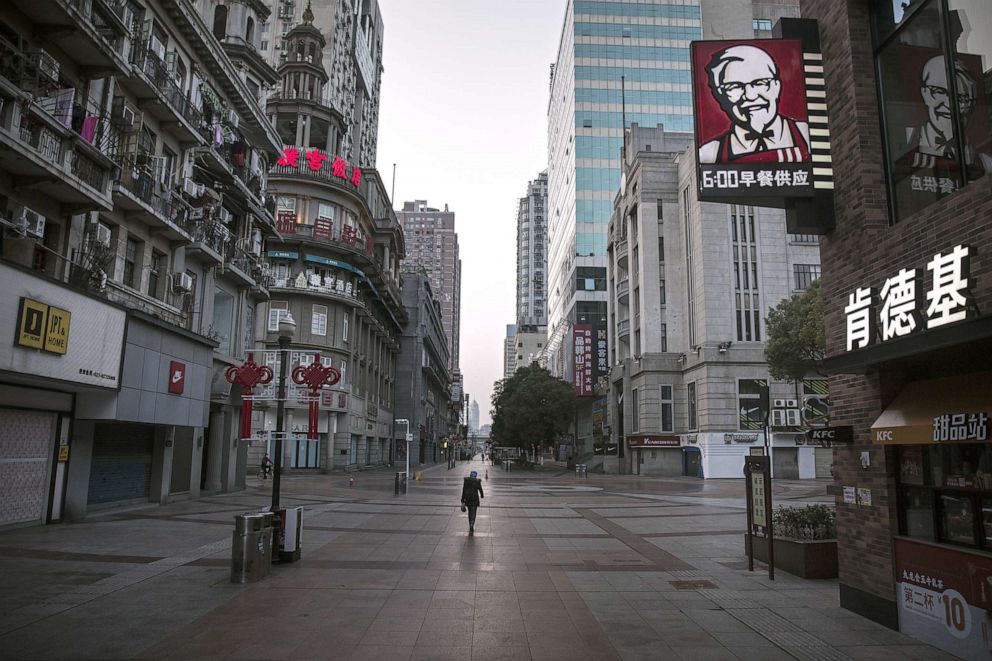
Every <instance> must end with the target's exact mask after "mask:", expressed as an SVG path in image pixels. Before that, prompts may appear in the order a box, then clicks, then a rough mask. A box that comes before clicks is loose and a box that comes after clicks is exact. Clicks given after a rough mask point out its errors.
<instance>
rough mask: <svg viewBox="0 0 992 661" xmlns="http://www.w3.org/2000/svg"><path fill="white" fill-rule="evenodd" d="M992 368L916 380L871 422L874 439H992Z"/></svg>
mask: <svg viewBox="0 0 992 661" xmlns="http://www.w3.org/2000/svg"><path fill="white" fill-rule="evenodd" d="M990 411H992V372H975V373H972V374H963V375H960V376H952V377H945V378H940V379H929V380H926V381H914V382H912V383H910V384H908V385H907V386H906V387H904V388H903V389H902V392H900V393H899V395H898V396H897V397H896V398H895V399H894V400H893V401H892V403H891V404H889V406H888V407H887V408H886V409H885V411H884V412H882V415H880V416H878V420H876V421H875V423H874V424H873V425H872V426H871V438H872V441H873V442H874V443H882V444H907V443H909V444H913V443H945V442H952V443H954V442H962V441H987V440H989V438H990V437H989V421H988V416H989V412H990Z"/></svg>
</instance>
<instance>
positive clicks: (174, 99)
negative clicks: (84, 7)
mask: <svg viewBox="0 0 992 661" xmlns="http://www.w3.org/2000/svg"><path fill="white" fill-rule="evenodd" d="M149 43H150V42H149V36H148V35H147V34H145V35H143V36H142V37H140V38H139V39H138V40H137V41H136V43H135V44H134V46H133V48H132V49H131V64H132V65H133V71H134V73H133V75H130V76H126V77H122V78H121V79H120V84H121V85H123V86H124V87H126V88H127V89H128V90H129V91H130V92H131V93H132V94H134V95H135V96H136V97H137V98H138V99H139V100H141V101H142V102H143V103H142V104H141V106H142V108H143V109H145V110H146V111H147V112H148V113H150V114H151V115H153V116H154V117H156V118H158V119H160V120H163V121H164V124H163V128H164V129H165V130H167V131H170V132H173V133H174V134H175V135H176V137H178V138H179V139H180V140H182V141H183V142H197V143H201V144H202V143H203V141H204V139H203V134H202V128H203V125H204V120H203V113H202V112H200V110H199V109H198V108H197V107H196V106H194V105H193V102H192V101H190V99H189V95H188V94H186V92H184V91H183V90H182V89H181V88H180V87H179V85H178V84H177V83H176V78H175V75H174V72H173V71H172V70H171V69H170V67H169V66H168V65H167V64H166V62H165V61H164V60H163V59H162V58H161V57H160V55H159V53H157V52H156V50H155V49H154V48H152V47H151V46H150V45H149Z"/></svg>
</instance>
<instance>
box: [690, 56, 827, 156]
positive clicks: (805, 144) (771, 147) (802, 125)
mask: <svg viewBox="0 0 992 661" xmlns="http://www.w3.org/2000/svg"><path fill="white" fill-rule="evenodd" d="M706 74H707V77H708V79H709V87H710V91H711V92H712V93H713V97H714V98H715V99H716V100H717V102H718V103H719V104H720V108H721V109H722V110H723V112H724V113H726V115H727V117H728V119H730V128H729V129H728V130H727V131H726V132H725V133H723V134H722V135H720V136H719V137H717V138H716V139H715V140H711V141H709V142H707V143H706V144H704V145H703V146H702V147H700V148H699V162H700V163H796V162H802V161H809V160H810V147H809V145H810V142H809V124H807V123H806V122H800V121H796V120H795V119H792V118H791V117H785V116H784V115H781V114H780V113H779V97H780V95H781V93H782V80H781V79H780V77H779V68H778V65H777V64H776V63H775V60H774V59H772V57H771V56H770V55H769V54H768V53H766V52H765V51H763V50H762V49H760V48H758V47H757V46H748V45H738V46H730V47H729V48H724V49H723V50H720V51H717V52H716V53H714V55H713V58H712V59H711V60H710V62H709V64H707V65H706Z"/></svg>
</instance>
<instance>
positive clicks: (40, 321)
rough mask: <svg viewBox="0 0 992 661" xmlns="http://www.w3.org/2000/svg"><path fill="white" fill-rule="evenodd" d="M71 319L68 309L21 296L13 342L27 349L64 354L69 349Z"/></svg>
mask: <svg viewBox="0 0 992 661" xmlns="http://www.w3.org/2000/svg"><path fill="white" fill-rule="evenodd" d="M71 321H72V314H71V313H70V312H69V311H68V310H63V309H61V308H57V307H55V306H53V305H46V304H45V303H42V302H40V301H36V300H34V299H31V298H27V297H24V296H22V297H21V304H20V307H19V308H18V313H17V337H16V338H15V342H14V343H15V344H16V345H17V346H20V347H25V348H27V349H40V350H42V351H47V352H49V353H56V354H60V355H65V353H66V351H68V350H69V324H70V323H71Z"/></svg>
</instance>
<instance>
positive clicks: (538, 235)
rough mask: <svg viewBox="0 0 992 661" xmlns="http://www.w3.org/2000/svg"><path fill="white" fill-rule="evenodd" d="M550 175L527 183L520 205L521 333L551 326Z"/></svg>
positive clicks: (518, 320) (538, 177)
mask: <svg viewBox="0 0 992 661" xmlns="http://www.w3.org/2000/svg"><path fill="white" fill-rule="evenodd" d="M547 206H548V173H547V171H545V172H542V173H541V174H539V175H538V176H537V179H534V180H533V181H531V182H529V183H528V184H527V195H526V196H524V197H522V198H520V202H519V203H518V204H517V330H518V331H530V332H534V331H537V330H538V329H539V328H544V327H546V326H547V325H548V298H547V296H548V294H547V265H548V262H547V254H548V215H547Z"/></svg>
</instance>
